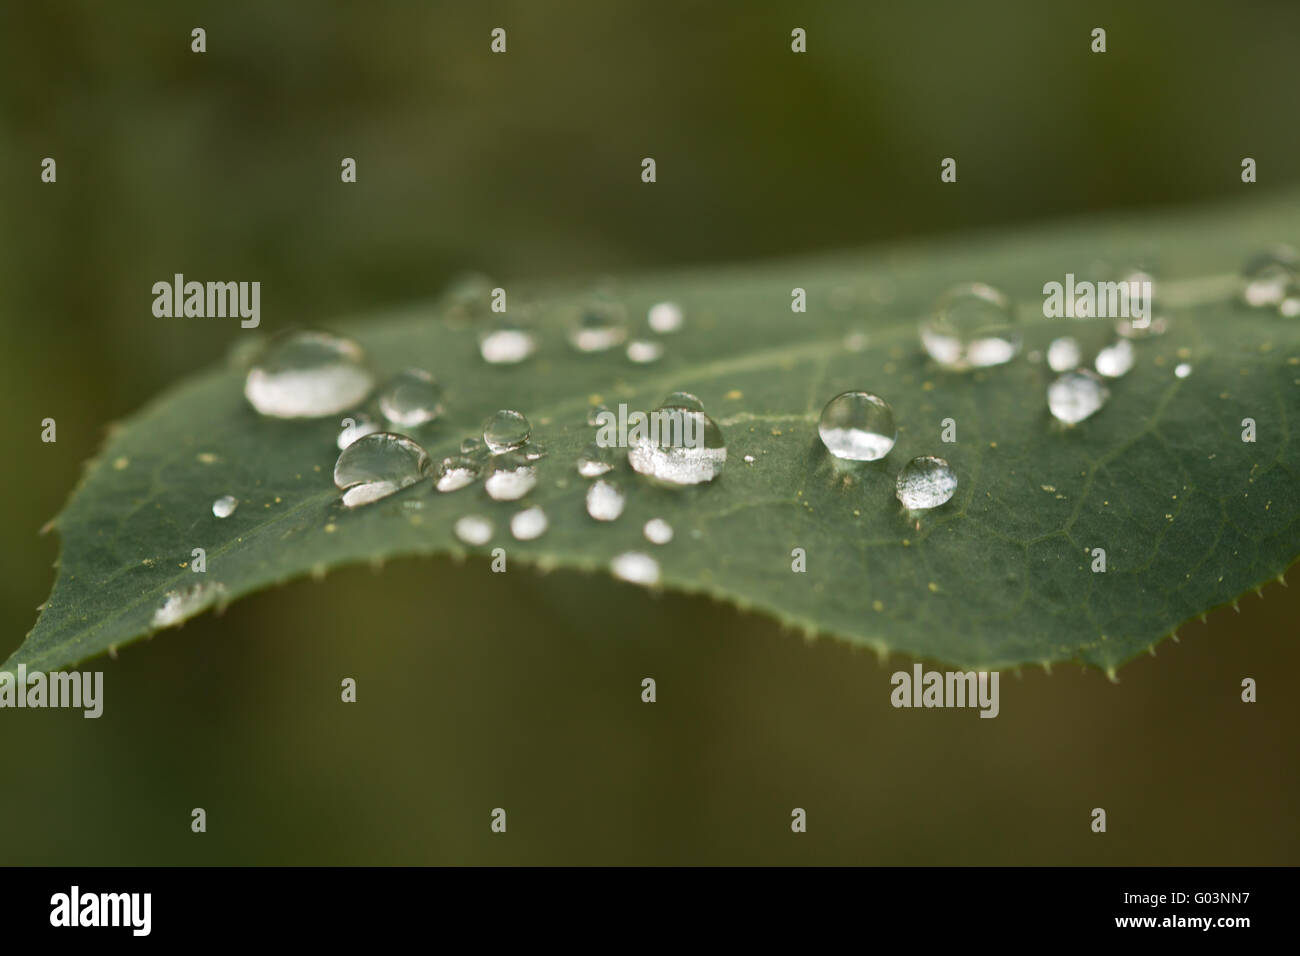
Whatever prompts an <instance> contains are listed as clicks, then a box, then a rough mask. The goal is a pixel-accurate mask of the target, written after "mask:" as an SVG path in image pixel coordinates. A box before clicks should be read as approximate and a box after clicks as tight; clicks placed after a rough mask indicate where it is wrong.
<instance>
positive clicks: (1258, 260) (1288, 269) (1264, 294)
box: [1241, 246, 1297, 308]
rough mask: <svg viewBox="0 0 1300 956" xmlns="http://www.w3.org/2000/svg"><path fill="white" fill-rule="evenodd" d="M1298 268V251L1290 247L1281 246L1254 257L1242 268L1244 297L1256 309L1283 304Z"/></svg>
mask: <svg viewBox="0 0 1300 956" xmlns="http://www.w3.org/2000/svg"><path fill="white" fill-rule="evenodd" d="M1296 267H1297V258H1296V253H1295V250H1294V249H1292V248H1291V247H1289V246H1278V247H1276V248H1273V249H1268V250H1265V251H1264V252H1260V253H1257V254H1256V255H1254V256H1251V257H1250V259H1248V260H1247V261H1246V264H1245V266H1243V267H1242V270H1241V273H1242V278H1243V280H1244V281H1245V286H1244V287H1243V289H1242V292H1241V297H1242V300H1243V301H1245V303H1246V304H1247V305H1249V306H1253V307H1254V308H1261V307H1264V306H1270V305H1281V304H1282V300H1283V299H1284V298H1285V297H1286V291H1287V286H1289V285H1290V284H1291V283H1292V282H1293V281H1294V280H1295V278H1296Z"/></svg>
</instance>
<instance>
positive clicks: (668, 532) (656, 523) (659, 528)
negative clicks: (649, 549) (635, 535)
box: [641, 518, 673, 544]
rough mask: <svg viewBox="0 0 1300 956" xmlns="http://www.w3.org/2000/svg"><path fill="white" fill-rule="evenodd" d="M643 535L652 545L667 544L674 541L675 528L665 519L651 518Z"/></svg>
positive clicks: (643, 530) (643, 529)
mask: <svg viewBox="0 0 1300 956" xmlns="http://www.w3.org/2000/svg"><path fill="white" fill-rule="evenodd" d="M641 533H642V534H644V535H645V539H646V540H647V541H649V542H650V543H651V544H667V543H668V542H669V541H671V540H673V526H672V525H670V524H669V523H668V522H667V521H665V520H664V519H663V518H651V519H650V520H649V521H647V522H646V523H645V527H644V528H642V529H641Z"/></svg>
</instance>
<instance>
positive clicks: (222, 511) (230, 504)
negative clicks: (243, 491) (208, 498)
mask: <svg viewBox="0 0 1300 956" xmlns="http://www.w3.org/2000/svg"><path fill="white" fill-rule="evenodd" d="M238 507H239V499H238V498H236V497H235V496H234V495H222V496H221V497H220V498H218V499H217V500H216V501H214V502H212V513H213V514H214V515H216V516H217V517H218V518H229V517H230V516H231V515H232V514H234V513H235V509H236V508H238Z"/></svg>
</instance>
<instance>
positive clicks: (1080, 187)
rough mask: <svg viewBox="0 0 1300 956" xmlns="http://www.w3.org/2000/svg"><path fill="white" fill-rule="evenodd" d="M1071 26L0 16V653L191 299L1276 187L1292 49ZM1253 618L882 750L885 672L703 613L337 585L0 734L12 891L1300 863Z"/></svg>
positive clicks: (0, 853)
mask: <svg viewBox="0 0 1300 956" xmlns="http://www.w3.org/2000/svg"><path fill="white" fill-rule="evenodd" d="M1071 6H1078V7H1079V8H1078V9H1071V8H1068V7H1067V5H1063V4H1052V5H1049V4H1042V3H1025V4H1010V3H999V4H993V5H990V4H978V5H977V4H958V3H952V4H939V5H907V4H893V5H885V4H871V5H868V4H863V3H847V2H845V3H830V2H828V3H821V4H817V5H815V6H814V7H813V8H812V9H809V8H806V7H803V6H801V5H796V4H781V3H769V2H755V0H747V2H731V3H703V2H701V3H685V2H664V0H659V2H654V3H649V2H620V3H608V2H582V3H544V4H543V3H536V2H528V0H521V2H468V0H467V2H463V3H396V2H371V3H365V4H347V5H345V4H341V3H340V4H329V5H326V4H323V3H307V2H277V3H274V4H264V3H228V2H227V3H220V4H218V3H187V4H185V5H184V6H183V8H181V6H180V5H177V4H174V3H162V2H158V3H136V4H130V5H125V6H123V5H104V4H92V3H61V2H50V3H39V4H37V3H24V4H17V3H11V4H5V5H4V6H3V9H0V74H2V75H3V77H4V82H3V84H0V181H2V182H3V194H2V195H0V243H2V245H0V286H2V288H3V297H2V301H3V315H2V322H3V331H4V336H5V348H4V350H3V352H2V353H0V371H2V373H3V374H0V398H2V400H3V404H4V407H6V408H7V409H9V413H8V426H7V427H8V429H9V432H10V442H9V447H10V449H11V450H12V451H13V452H14V454H13V455H12V458H11V461H10V466H9V467H8V468H7V469H4V470H3V471H2V472H0V527H2V528H3V533H4V540H5V548H4V554H5V561H4V571H5V573H4V574H3V575H0V617H2V620H3V622H4V634H5V635H6V637H5V638H4V647H3V652H4V653H8V651H9V650H11V649H12V648H13V647H15V646H17V644H18V643H19V641H20V640H21V638H22V635H23V634H24V633H25V632H26V631H27V630H28V629H29V628H30V627H31V624H32V622H33V620H34V618H35V611H34V607H35V606H36V605H37V604H38V603H40V602H41V601H42V600H44V598H45V596H46V595H47V594H48V591H49V587H50V584H51V582H52V571H51V570H50V564H51V562H52V561H53V560H54V558H55V556H56V553H57V550H56V549H57V542H56V541H55V540H53V539H52V538H50V537H46V538H40V537H38V536H37V533H36V532H37V529H38V528H39V527H40V526H41V525H42V524H43V523H44V522H45V521H46V519H48V518H49V517H50V516H52V515H53V514H55V512H56V511H57V510H58V509H59V508H60V507H61V505H62V503H63V501H64V500H65V499H66V497H67V495H68V493H69V492H70V491H71V489H72V488H73V486H74V484H75V482H76V480H77V477H78V474H79V472H80V468H81V463H82V462H83V461H84V460H85V459H87V458H89V457H90V456H91V455H92V454H93V453H94V452H95V450H96V448H97V447H98V445H99V442H100V440H101V438H102V436H103V434H104V428H105V426H106V424H107V423H108V422H109V421H110V420H113V419H117V418H120V417H122V416H124V415H127V414H129V413H130V412H132V411H133V410H134V409H136V408H138V407H139V406H140V405H141V404H142V403H143V402H144V401H146V400H147V399H148V398H149V397H151V396H152V395H153V394H154V393H156V392H157V391H158V390H159V389H161V388H162V387H164V386H165V385H167V384H168V383H170V382H172V381H174V380H176V379H177V378H180V377H183V376H184V375H186V374H187V373H189V372H191V371H193V370H195V369H198V368H201V367H203V366H206V365H208V364H210V363H212V362H214V361H216V360H218V359H219V358H220V357H221V356H222V354H223V353H224V352H225V350H226V349H227V348H229V347H230V346H231V345H232V344H233V343H234V342H235V341H236V340H237V339H238V336H239V335H240V330H239V329H238V327H237V323H233V322H221V321H217V322H208V321H203V320H191V321H170V320H160V319H156V318H154V317H153V315H152V314H151V312H150V306H151V303H152V293H151V291H150V289H151V286H152V284H153V283H154V282H155V281H157V280H159V279H163V278H167V277H170V276H171V275H172V274H173V273H175V272H184V273H187V274H189V275H192V276H193V277H196V278H200V279H205V278H221V279H244V280H251V279H257V280H260V281H261V282H262V312H263V330H264V331H274V330H276V329H278V328H283V327H287V326H290V325H295V324H303V323H307V324H311V323H331V324H333V323H337V321H338V320H340V319H345V318H350V317H352V316H354V315H357V314H364V313H365V312H367V311H371V310H376V311H377V310H378V309H379V308H381V307H384V306H388V305H396V304H404V303H408V302H410V301H411V300H418V299H422V298H427V297H430V296H432V295H434V294H436V293H437V292H438V291H439V290H440V289H441V288H442V287H444V286H445V284H446V283H447V282H448V281H449V279H451V278H452V277H453V276H454V275H456V274H458V273H461V272H463V271H465V270H468V269H475V270H482V271H485V272H487V273H488V274H489V275H491V276H493V277H495V278H497V279H498V280H499V281H507V282H509V281H514V280H527V279H530V278H542V277H552V276H556V275H597V274H603V273H608V272H620V271H622V272H626V271H636V270H653V269H657V268H661V267H666V266H671V265H679V264H695V263H706V262H713V261H718V262H721V261H734V260H745V259H753V258H756V257H768V256H781V255H787V254H798V253H810V252H815V251H817V250H820V249H833V248H839V247H843V246H846V245H854V244H862V243H867V242H875V241H888V240H891V239H895V238H898V237H904V236H916V235H923V234H937V233H944V232H949V231H955V230H963V229H982V228H986V227H1001V228H1006V229H1014V228H1015V227H1016V225H1017V224H1019V223H1025V222H1029V221H1036V220H1041V219H1045V218H1054V217H1060V216H1067V215H1076V214H1096V213H1105V212H1106V211H1108V210H1118V209H1124V210H1136V209H1139V208H1145V207H1157V206H1162V205H1171V204H1180V203H1186V202H1194V201H1198V200H1203V199H1231V198H1232V197H1234V196H1240V195H1242V194H1243V192H1244V191H1246V190H1249V191H1251V195H1253V196H1258V195H1259V194H1260V193H1262V192H1265V191H1268V190H1278V189H1283V188H1286V187H1287V186H1291V185H1295V184H1297V183H1300V163H1297V156H1300V126H1298V125H1297V124H1296V123H1295V121H1294V120H1295V109H1294V96H1295V76H1294V72H1295V71H1294V67H1295V63H1296V54H1297V42H1298V41H1297V38H1298V37H1300V7H1297V6H1296V5H1295V4H1293V3H1285V2H1277V3H1255V4H1243V3H1239V2H1238V3H1226V2H1225V3H1199V4H1197V5H1195V6H1194V7H1191V8H1189V7H1188V6H1187V5H1186V4H1182V3H1173V2H1153V3H1145V4H1141V5H1135V4H1131V3H1122V4H1121V3H1101V4H1089V5H1088V7H1089V9H1088V10H1087V11H1085V10H1083V9H1082V7H1081V5H1071ZM196 26H202V27H204V28H205V29H206V30H207V43H208V52H207V53H206V54H203V55H197V54H193V53H191V52H190V30H191V29H192V28H193V27H196ZM498 26H500V27H504V28H505V29H506V30H507V31H508V43H509V52H508V53H506V54H505V55H498V56H494V55H492V54H490V53H489V50H488V44H489V31H490V30H491V29H492V28H493V27H498ZM796 26H799V27H803V28H805V29H806V30H807V32H808V48H809V52H808V53H807V54H806V55H794V54H792V53H791V52H790V48H789V43H790V39H789V38H790V30H791V29H792V28H793V27H796ZM1095 26H1102V27H1104V28H1106V29H1107V31H1108V46H1109V52H1107V53H1106V54H1104V55H1094V54H1092V53H1090V52H1089V42H1090V40H1089V33H1090V31H1091V29H1092V28H1093V27H1095ZM46 156H52V157H54V158H55V159H56V160H57V162H58V183H57V184H56V185H45V184H42V183H41V182H40V181H39V171H40V166H39V164H40V160H41V159H42V158H43V157H46ZM345 156H350V157H354V158H356V160H357V162H358V169H359V182H358V183H357V184H356V185H348V186H344V185H342V184H341V183H340V181H339V163H340V160H341V159H342V158H343V157H345ZM644 156H653V157H655V159H656V160H657V163H658V182H657V183H656V184H655V185H654V186H653V187H646V186H643V185H642V184H641V182H640V180H639V173H640V160H641V158H642V157H644ZM945 156H953V157H956V158H957V160H958V173H959V181H958V183H957V184H956V185H943V184H941V183H940V182H939V175H938V174H939V162H940V160H941V159H942V158H943V157H945ZM1243 156H1252V157H1254V158H1255V159H1256V160H1257V162H1258V165H1259V179H1260V182H1259V183H1258V184H1256V185H1252V186H1244V185H1243V184H1242V183H1241V182H1240V162H1241V158H1242V157H1243ZM1267 239H1268V237H1261V240H1262V241H1264V240H1267ZM47 416H49V417H54V418H56V419H57V421H58V438H59V440H58V443H57V444H54V445H45V444H41V443H40V442H39V431H40V428H39V423H40V421H41V419H43V418H45V417H47ZM1263 594H1264V600H1260V599H1259V598H1257V597H1255V596H1253V595H1252V596H1249V597H1247V598H1245V599H1243V602H1242V610H1241V613H1240V614H1239V615H1238V614H1234V613H1233V612H1232V611H1231V610H1227V611H1221V612H1216V613H1214V614H1212V615H1211V616H1210V618H1209V621H1208V623H1207V624H1205V625H1202V624H1193V625H1191V626H1189V627H1187V628H1185V629H1184V630H1183V632H1182V635H1181V636H1182V642H1181V643H1178V644H1174V643H1171V642H1165V643H1164V644H1162V645H1161V646H1160V651H1159V654H1160V656H1159V658H1157V659H1150V658H1142V659H1140V660H1138V661H1135V662H1134V663H1132V664H1131V665H1129V666H1128V667H1126V668H1124V669H1123V670H1122V671H1121V672H1120V682H1119V683H1118V684H1111V683H1109V682H1108V681H1107V680H1106V679H1105V677H1104V676H1102V675H1100V674H1098V673H1096V672H1083V671H1081V670H1079V669H1078V668H1074V667H1065V668H1058V669H1057V671H1056V673H1055V674H1053V675H1050V676H1049V675H1047V674H1045V673H1043V672H1041V671H1038V670H1033V671H1026V672H1025V673H1023V674H1022V675H1021V676H1020V678H1019V679H1016V678H1015V677H1014V676H1013V675H1011V674H1006V675H1004V677H1005V680H1004V683H1003V686H1002V714H1001V716H1000V717H999V718H998V719H996V720H979V719H978V718H976V716H975V714H974V713H973V712H968V711H960V712H957V711H920V712H918V711H910V710H893V709H892V708H891V707H890V706H889V703H888V695H889V690H890V686H889V674H890V673H891V672H892V671H893V670H896V669H900V668H907V667H910V661H909V660H907V659H905V658H902V657H895V658H893V659H892V660H891V661H889V662H888V663H887V664H885V665H883V666H882V665H881V664H880V663H879V662H878V661H877V660H876V658H875V657H874V656H872V655H869V654H864V653H862V652H859V651H853V650H850V649H848V648H847V647H845V646H842V645H839V644H837V643H834V642H830V641H820V642H816V643H813V644H807V643H805V642H804V641H803V640H802V639H800V638H798V637H796V636H794V635H791V634H789V633H783V632H781V631H780V630H779V629H778V628H777V627H775V626H774V625H773V624H772V623H770V622H769V621H767V620H766V619H764V618H761V617H757V616H752V615H745V614H740V613H737V612H735V611H732V610H730V609H728V608H726V607H723V606H720V605H715V604H712V603H709V602H707V601H704V600H698V599H688V598H684V597H681V596H676V595H664V596H662V597H658V598H656V597H653V596H648V595H646V594H643V593H641V592H640V591H638V590H636V589H633V588H630V587H627V586H623V585H617V584H613V583H611V582H608V581H606V580H604V579H594V578H584V577H581V576H577V575H571V574H554V575H551V576H548V577H538V576H536V575H534V574H532V573H531V572H523V573H516V574H510V575H503V576H498V575H492V574H490V573H489V572H488V569H487V565H486V563H484V562H480V561H474V562H470V563H467V564H464V565H456V564H453V563H452V562H450V561H446V560H432V561H408V562H399V563H397V564H394V565H391V566H390V567H388V568H387V569H385V570H384V572H383V573H382V574H381V575H376V574H374V573H372V572H371V571H370V570H368V569H364V570H363V569H350V570H344V571H341V572H338V573H336V574H332V575H331V576H330V577H329V578H328V579H326V580H325V581H324V582H323V583H311V582H299V583H295V584H292V585H290V586H288V587H285V588H283V589H280V590H276V591H272V592H267V593H264V594H261V595H259V596H257V597H254V598H252V599H250V600H247V601H244V602H242V603H240V604H237V605H235V606H234V607H232V608H231V609H230V610H229V611H228V612H227V613H226V614H225V615H224V616H222V617H220V618H212V617H205V618H202V619H200V620H197V621H194V622H192V623H191V624H189V625H187V626H186V627H185V628H184V630H183V631H180V632H171V633H167V634H164V635H162V636H161V637H159V638H157V639H156V640H154V641H152V642H146V643H141V644H137V645H134V646H132V647H130V648H128V649H125V650H124V651H123V653H122V655H121V658H120V659H119V660H117V661H109V660H102V661H99V662H97V663H96V665H95V666H97V667H102V668H103V669H104V670H105V671H106V677H105V682H106V685H107V686H106V698H107V701H106V711H105V715H104V717H103V718H101V719H100V720H98V721H89V720H83V719H82V718H81V717H80V716H79V715H78V714H73V713H64V712H28V711H22V712H18V711H4V712H0V746H2V747H3V752H4V754H5V756H6V759H5V761H4V765H5V768H6V769H5V771H4V772H3V773H4V779H3V787H2V788H0V821H3V831H4V839H3V840H0V863H96V864H104V863H180V864H188V863H364V862H378V863H507V862H509V863H592V862H614V863H624V862H643V863H674V862H679V863H680V862H690V863H727V862H730V863H776V862H785V863H814V862H822V863H902V864H908V863H1126V864H1137V863H1149V864H1160V863H1176V864H1189V863H1238V864H1249V863H1275V864H1281V863H1288V864H1294V863H1296V862H1297V861H1298V860H1300V852H1298V851H1300V835H1298V831H1297V825H1296V820H1295V815H1294V810H1295V807H1296V806H1298V805H1300V775H1298V774H1297V761H1296V759H1295V746H1294V732H1295V728H1296V726H1297V725H1298V723H1300V721H1298V720H1297V717H1300V704H1298V703H1297V700H1296V697H1295V696H1294V695H1293V694H1290V693H1289V689H1290V686H1289V685H1290V683H1291V677H1292V676H1293V675H1294V674H1295V673H1296V672H1297V668H1298V667H1300V649H1298V648H1297V645H1296V642H1295V634H1296V627H1295V621H1296V619H1297V613H1298V612H1300V600H1298V599H1300V591H1298V590H1297V589H1295V588H1292V589H1290V590H1287V589H1283V588H1281V587H1280V586H1279V585H1276V584H1272V585H1269V586H1268V587H1266V588H1265V589H1264V591H1263ZM0 656H3V654H0ZM344 676H351V677H355V678H356V679H357V681H358V683H359V698H360V700H359V702H358V703H357V704H356V705H354V706H344V705H342V704H340V703H339V702H338V686H339V681H340V680H341V678H342V677H344ZM645 676H653V677H655V678H656V680H657V681H658V686H659V703H657V704H655V705H653V706H648V705H644V704H642V703H641V702H640V697H639V693H640V681H641V679H642V677H645ZM1246 676H1251V677H1254V678H1256V679H1257V680H1258V681H1259V686H1260V702H1259V703H1257V704H1255V705H1253V706H1247V705H1244V704H1242V703H1241V702H1240V700H1239V685H1240V681H1241V679H1242V678H1243V677H1246ZM196 806H202V807H204V808H206V810H207V811H208V816H209V832H208V833H207V834H205V835H203V836H197V835H194V834H192V833H191V832H190V829H189V819H190V815H189V814H190V809H191V808H192V807H196ZM796 806H798V807H803V808H805V809H806V810H807V811H808V814H809V830H808V833H807V834H806V835H803V836H799V837H795V836H794V835H792V834H791V833H790V830H789V820H790V810H791V808H793V807H796ZM1096 806H1102V807H1105V808H1106V809H1107V811H1108V813H1109V816H1110V830H1109V832H1108V833H1107V834H1105V835H1104V836H1098V835H1094V834H1092V833H1091V832H1090V831H1089V828H1088V823H1089V812H1090V810H1091V808H1093V807H1096ZM494 807H504V808H506V809H507V811H508V813H509V833H508V835H507V836H504V837H502V836H497V835H493V834H491V833H490V832H489V828H488V824H489V814H490V811H491V810H492V808H494Z"/></svg>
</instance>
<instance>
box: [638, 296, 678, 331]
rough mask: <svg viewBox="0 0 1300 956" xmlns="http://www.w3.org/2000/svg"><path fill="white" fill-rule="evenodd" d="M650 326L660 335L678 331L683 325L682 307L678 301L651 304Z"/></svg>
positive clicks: (648, 316)
mask: <svg viewBox="0 0 1300 956" xmlns="http://www.w3.org/2000/svg"><path fill="white" fill-rule="evenodd" d="M647 318H648V319H649V322H650V328H651V329H653V330H654V331H655V332H658V333H659V334H660V335H667V334H668V333H670V332H676V331H678V330H679V329H680V328H681V327H682V322H683V321H684V317H683V315H682V307H681V306H680V305H678V304H677V303H676V302H657V303H655V304H654V305H652V306H650V312H649V313H648V315H647Z"/></svg>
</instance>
